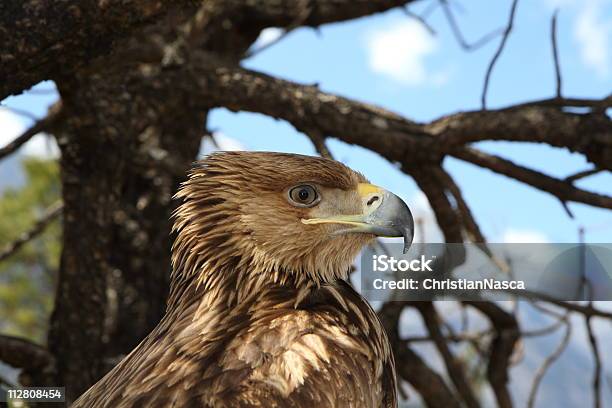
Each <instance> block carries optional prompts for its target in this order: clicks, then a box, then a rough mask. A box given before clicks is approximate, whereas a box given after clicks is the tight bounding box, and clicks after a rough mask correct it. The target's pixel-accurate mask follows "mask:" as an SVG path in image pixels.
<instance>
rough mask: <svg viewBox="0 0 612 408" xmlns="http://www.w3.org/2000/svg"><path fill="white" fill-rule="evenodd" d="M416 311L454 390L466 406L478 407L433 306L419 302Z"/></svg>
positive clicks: (478, 404) (429, 303)
mask: <svg viewBox="0 0 612 408" xmlns="http://www.w3.org/2000/svg"><path fill="white" fill-rule="evenodd" d="M417 309H418V310H419V312H420V313H421V316H422V317H423V322H424V323H425V326H426V327H427V330H428V331H429V334H430V335H431V337H432V339H433V341H434V344H435V345H436V348H437V349H438V352H439V353H440V355H441V356H442V359H443V360H444V365H445V366H446V370H447V372H448V375H449V377H450V378H451V380H452V382H453V384H454V385H455V388H456V389H457V391H458V393H459V395H460V396H461V399H462V400H463V401H464V402H465V404H466V406H468V407H471V408H477V407H480V403H479V402H478V399H477V398H476V395H475V394H474V391H473V390H472V388H471V387H470V385H469V384H468V382H467V381H466V376H465V374H464V372H463V368H462V367H461V365H460V364H459V363H458V362H457V360H456V359H455V357H454V356H453V354H452V353H451V351H450V349H449V347H448V344H447V343H446V341H445V340H444V336H443V335H442V332H441V331H440V326H439V317H438V313H437V312H436V309H435V306H434V305H433V303H431V302H421V303H418V304H417Z"/></svg>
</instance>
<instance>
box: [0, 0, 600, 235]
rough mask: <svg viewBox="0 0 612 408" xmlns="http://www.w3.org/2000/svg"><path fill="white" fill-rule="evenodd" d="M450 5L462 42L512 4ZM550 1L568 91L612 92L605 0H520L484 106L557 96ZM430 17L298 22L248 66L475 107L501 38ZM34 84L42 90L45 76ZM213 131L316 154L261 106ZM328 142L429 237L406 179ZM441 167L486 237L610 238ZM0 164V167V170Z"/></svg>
mask: <svg viewBox="0 0 612 408" xmlns="http://www.w3.org/2000/svg"><path fill="white" fill-rule="evenodd" d="M430 3H431V2H429V1H421V2H418V3H417V4H415V5H414V6H412V7H411V8H410V9H411V10H412V11H413V12H415V13H422V12H423V11H424V10H425V9H427V8H428V4H430ZM454 3H455V4H456V5H457V6H456V7H455V8H454V10H455V12H456V15H457V19H458V21H459V24H460V26H461V27H462V30H463V32H464V36H465V37H466V38H467V40H468V41H474V40H476V39H478V38H479V37H481V36H482V35H483V34H485V33H488V32H490V31H492V30H495V29H498V28H501V27H503V26H504V24H505V23H506V21H507V16H508V11H509V7H510V1H509V0H504V1H501V0H499V1H494V2H493V1H486V0H472V1H469V2H468V1H462V2H457V1H455V2H454ZM556 7H559V8H560V14H559V22H558V30H559V31H558V43H559V51H560V59H561V63H562V73H563V80H564V81H563V85H564V88H563V90H564V94H565V95H566V96H575V97H602V96H604V95H606V94H609V93H610V92H611V91H612V2H609V1H606V0H530V1H525V0H523V1H520V2H519V6H518V10H517V16H516V21H515V27H514V32H513V33H512V36H511V37H510V39H509V41H508V44H507V46H506V49H505V51H504V54H503V55H502V57H501V58H500V60H499V61H498V64H497V66H496V69H495V71H494V73H493V77H492V81H491V86H490V90H489V98H488V100H489V106H490V107H497V106H504V105H508V104H514V103H518V102H522V101H526V100H531V99H539V98H546V97H550V96H552V95H553V92H554V87H555V84H554V72H553V66H552V58H551V46H550V37H549V32H550V18H551V15H552V13H553V11H554V9H555V8H556ZM428 22H429V23H430V25H431V26H432V27H433V28H434V30H435V35H432V34H430V33H429V32H428V31H427V30H426V29H425V28H424V27H423V26H422V25H420V23H418V22H417V21H416V20H414V19H412V18H410V17H408V16H407V15H406V14H405V13H403V12H402V11H401V10H394V11H391V12H388V13H384V14H382V15H378V16H375V17H368V18H363V19H359V20H355V21H350V22H346V23H340V24H334V25H328V26H324V27H322V28H321V29H320V30H319V31H315V30H312V29H299V30H296V31H295V32H293V33H291V34H289V35H288V36H287V37H286V38H284V39H283V40H281V41H280V42H279V43H277V44H275V45H273V46H272V47H270V48H268V49H266V50H265V51H263V52H261V53H259V54H257V55H256V56H255V57H253V58H252V59H250V60H248V61H246V62H245V63H244V65H245V66H246V67H248V68H252V69H256V70H260V71H264V72H267V73H271V74H274V75H278V76H281V77H283V78H286V79H289V80H292V81H296V82H301V83H315V82H317V83H319V84H320V87H321V89H323V90H324V91H327V92H333V93H337V94H340V95H344V96H348V97H351V98H355V99H358V100H361V101H366V102H369V103H373V104H376V105H380V106H382V107H385V108H387V109H390V110H393V111H396V112H398V113H400V114H402V115H405V116H406V117H407V118H410V119H412V120H417V121H428V120H432V119H435V118H437V117H440V116H442V115H445V114H449V113H453V112H457V111H460V110H471V109H478V108H479V106H480V105H479V104H480V94H481V89H482V82H483V77H484V72H485V70H486V67H487V64H488V62H489V60H490V58H491V56H492V54H493V53H494V51H495V49H496V47H497V45H498V43H499V38H496V39H494V40H493V41H491V42H490V43H488V44H487V45H486V46H484V47H482V48H480V49H478V50H476V51H473V52H466V51H464V50H462V49H461V48H460V47H459V45H458V44H457V41H456V40H455V38H454V36H453V35H452V33H451V31H450V28H449V25H448V24H447V22H446V20H445V19H444V16H443V14H442V11H441V9H439V8H437V9H435V10H434V11H433V12H432V13H431V15H430V17H429V19H428ZM277 34H278V30H275V29H269V30H266V31H265V32H264V33H263V34H262V37H261V38H260V42H259V44H262V43H264V42H265V41H269V40H270V39H272V38H274V37H275V36H276V35H277ZM39 88H44V89H49V88H52V84H48V83H47V84H41V85H40V86H39ZM55 97H56V96H55V95H39V94H25V95H21V96H18V97H12V98H8V99H7V100H5V101H3V102H4V104H6V105H8V106H12V107H17V108H21V109H25V110H28V111H30V112H32V113H34V114H35V115H37V116H41V115H43V114H44V113H45V110H46V106H47V105H48V104H49V103H50V102H51V101H52V100H54V98H55ZM25 126H27V121H26V120H25V119H23V118H19V117H14V116H13V115H11V114H9V113H8V112H6V111H4V112H2V111H0V134H3V135H4V137H0V144H4V143H5V142H6V141H8V140H10V138H12V136H11V135H12V134H13V133H18V130H19V129H22V128H23V127H25ZM209 128H210V129H212V130H215V131H217V132H220V133H221V134H223V135H224V136H225V138H230V139H231V140H232V141H234V142H237V143H239V144H240V145H242V146H244V147H245V148H248V149H252V150H276V151H287V152H295V153H305V154H314V150H313V148H312V146H311V144H310V142H309V141H308V139H306V138H305V137H304V136H303V135H301V134H299V133H298V132H296V131H295V130H294V129H293V128H292V127H291V125H289V124H287V123H285V122H282V121H276V120H273V119H270V118H267V117H264V116H262V115H258V114H250V113H231V112H229V111H226V110H223V109H219V110H215V111H214V112H213V113H212V114H211V117H210V121H209ZM7 129H8V130H7ZM35 143H37V144H36V145H35V144H34V143H33V144H32V145H30V146H28V147H27V149H26V153H28V152H30V153H31V154H40V152H41V149H42V150H43V151H45V149H46V147H45V145H44V143H41V141H37V142H35ZM234 144H236V143H234ZM328 144H329V147H330V148H331V150H332V152H333V154H334V155H335V157H336V158H337V159H338V160H341V161H343V162H345V163H347V164H348V165H350V166H351V167H353V168H355V169H357V170H359V171H361V172H363V173H364V174H366V175H367V176H368V177H369V178H370V180H371V181H372V182H374V183H376V184H379V185H382V186H384V187H386V188H388V189H390V190H393V191H395V192H397V193H398V194H399V195H401V196H402V197H404V198H405V199H406V200H407V201H408V202H409V203H410V204H411V205H412V206H413V207H414V209H415V212H416V213H417V215H420V216H423V217H425V218H426V219H428V220H431V221H432V223H431V225H430V226H429V227H428V228H429V229H430V230H431V232H430V231H426V232H427V235H426V237H427V238H428V239H430V240H436V239H439V236H438V235H437V234H436V233H435V227H434V225H433V224H434V223H433V217H432V216H431V214H430V213H429V210H428V206H427V202H426V200H425V199H424V198H423V197H422V196H421V195H420V193H419V192H418V189H417V188H416V186H415V184H414V182H413V181H412V179H411V178H410V177H408V176H406V175H403V174H402V173H401V172H399V171H398V170H397V169H396V168H395V167H394V166H393V165H391V164H390V163H388V162H386V161H385V160H384V159H383V158H381V157H379V156H378V155H377V154H375V153H372V152H369V151H367V150H364V149H362V148H359V147H355V146H349V145H346V144H344V143H342V142H339V141H337V140H330V141H329V142H328ZM479 147H480V148H482V149H484V150H487V151H490V152H494V153H496V154H498V155H501V156H504V157H507V158H510V159H512V160H514V161H516V162H518V163H521V164H524V165H528V166H531V167H533V168H535V169H538V170H542V171H545V172H546V173H548V174H551V175H553V176H557V177H564V176H567V175H570V174H572V173H573V172H575V171H579V170H583V169H586V168H589V167H590V165H589V164H588V163H586V162H585V161H584V159H583V158H582V157H580V156H579V155H572V154H569V153H567V152H566V151H564V150H562V149H555V148H551V147H548V146H545V145H534V144H524V143H510V142H485V143H481V144H480V146H479ZM444 166H445V168H446V169H447V170H449V171H450V172H451V174H452V175H453V176H454V177H455V179H456V180H457V182H458V184H459V185H460V186H461V188H462V189H463V191H464V195H465V197H466V199H467V201H468V203H469V204H470V206H471V207H472V209H473V211H474V213H475V215H476V217H477V220H478V221H479V223H480V225H481V228H482V229H483V231H484V233H485V235H486V236H487V237H488V238H489V240H491V241H504V240H514V241H525V240H533V241H536V240H546V241H554V242H571V241H575V240H576V239H577V238H576V237H577V228H578V226H579V225H584V226H585V227H586V231H587V235H586V238H587V241H590V242H610V238H611V237H612V212H610V211H606V210H599V209H594V208H592V207H589V206H584V205H580V204H571V208H572V210H573V211H574V213H575V215H576V220H571V219H569V218H568V217H567V215H566V214H565V212H564V210H563V209H562V207H561V205H560V204H559V202H558V200H557V199H555V198H553V197H552V196H550V195H548V194H545V193H541V192H538V191H536V190H534V189H532V188H530V187H527V186H525V185H522V184H520V183H518V182H515V181H513V180H510V179H507V178H505V177H503V176H498V175H494V174H492V173H490V172H489V171H487V170H482V169H479V168H476V167H474V166H472V165H469V164H465V163H463V162H460V161H458V160H454V159H446V161H445V163H444ZM1 168H2V164H0V176H1V175H2V169H1ZM579 185H580V186H581V187H584V188H587V189H591V190H594V191H599V192H607V193H608V194H612V175H610V174H609V173H606V174H600V175H597V176H594V177H591V178H589V179H586V180H583V181H581V182H580V183H579ZM426 225H427V224H426Z"/></svg>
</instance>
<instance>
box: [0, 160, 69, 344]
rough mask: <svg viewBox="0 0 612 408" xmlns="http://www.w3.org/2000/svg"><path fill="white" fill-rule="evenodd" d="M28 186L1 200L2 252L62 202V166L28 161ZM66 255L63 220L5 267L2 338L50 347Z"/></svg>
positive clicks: (0, 278)
mask: <svg viewBox="0 0 612 408" xmlns="http://www.w3.org/2000/svg"><path fill="white" fill-rule="evenodd" d="M22 166H23V171H24V174H25V175H26V183H25V184H24V185H23V186H22V187H19V188H9V189H7V190H5V191H4V192H3V193H2V195H1V196H0V249H1V248H5V247H6V245H8V243H10V242H12V241H13V240H15V239H16V238H17V237H19V236H20V235H21V234H22V233H23V232H24V231H27V230H29V229H30V228H31V227H32V226H33V225H34V224H35V223H36V221H37V220H38V219H40V217H41V216H42V214H43V213H44V211H45V209H46V208H48V207H49V206H50V205H51V204H53V203H55V202H57V201H58V200H59V199H60V182H59V166H58V163H57V162H56V161H52V160H41V159H35V158H27V159H24V160H23V162H22ZM60 250H61V226H60V223H59V221H58V220H55V221H53V222H52V223H51V224H50V225H48V226H47V228H46V229H45V231H44V232H43V233H42V234H40V235H39V236H38V237H36V238H35V239H34V240H32V241H30V242H28V243H27V244H25V245H24V246H23V247H21V249H19V250H18V251H17V252H16V253H15V254H13V255H12V256H11V257H10V258H8V259H6V260H4V261H2V262H0V333H3V334H10V335H16V336H21V337H26V338H29V339H31V340H33V341H36V342H44V339H45V334H46V332H47V321H48V317H49V314H50V312H51V308H52V302H53V292H54V283H55V281H56V276H57V270H58V265H59V257H60Z"/></svg>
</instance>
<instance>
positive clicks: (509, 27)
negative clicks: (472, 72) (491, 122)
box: [481, 0, 518, 110]
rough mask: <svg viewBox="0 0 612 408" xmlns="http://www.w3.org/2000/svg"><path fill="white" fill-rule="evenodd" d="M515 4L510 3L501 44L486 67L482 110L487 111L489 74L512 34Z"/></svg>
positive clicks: (513, 2)
mask: <svg viewBox="0 0 612 408" xmlns="http://www.w3.org/2000/svg"><path fill="white" fill-rule="evenodd" d="M517 4H518V0H513V1H512V8H511V9H510V17H509V19H508V25H507V27H506V29H505V30H504V34H503V37H502V40H501V42H500V43H499V47H498V48H497V51H495V54H494V55H493V58H492V59H491V62H490V63H489V66H488V67H487V73H486V74H485V80H484V86H483V89H482V97H481V105H482V110H486V109H487V91H488V89H489V81H490V80H491V74H492V73H493V68H494V67H495V63H496V62H497V60H498V59H499V56H500V55H501V53H502V51H503V50H504V47H505V46H506V41H508V37H509V36H510V33H511V32H512V27H513V25H514V15H515V13H516V6H517Z"/></svg>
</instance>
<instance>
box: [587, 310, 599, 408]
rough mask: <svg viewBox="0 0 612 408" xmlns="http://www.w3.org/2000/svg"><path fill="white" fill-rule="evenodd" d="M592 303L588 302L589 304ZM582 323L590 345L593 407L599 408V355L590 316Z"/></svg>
mask: <svg viewBox="0 0 612 408" xmlns="http://www.w3.org/2000/svg"><path fill="white" fill-rule="evenodd" d="M591 303H592V302H589V304H591ZM584 322H585V324H586V329H587V333H588V335H589V344H590V345H591V352H592V353H593V360H594V361H593V364H594V369H593V407H594V408H601V371H602V370H601V369H602V367H601V355H600V353H599V347H598V345H597V339H596V338H595V334H594V332H593V325H592V316H585V318H584Z"/></svg>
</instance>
